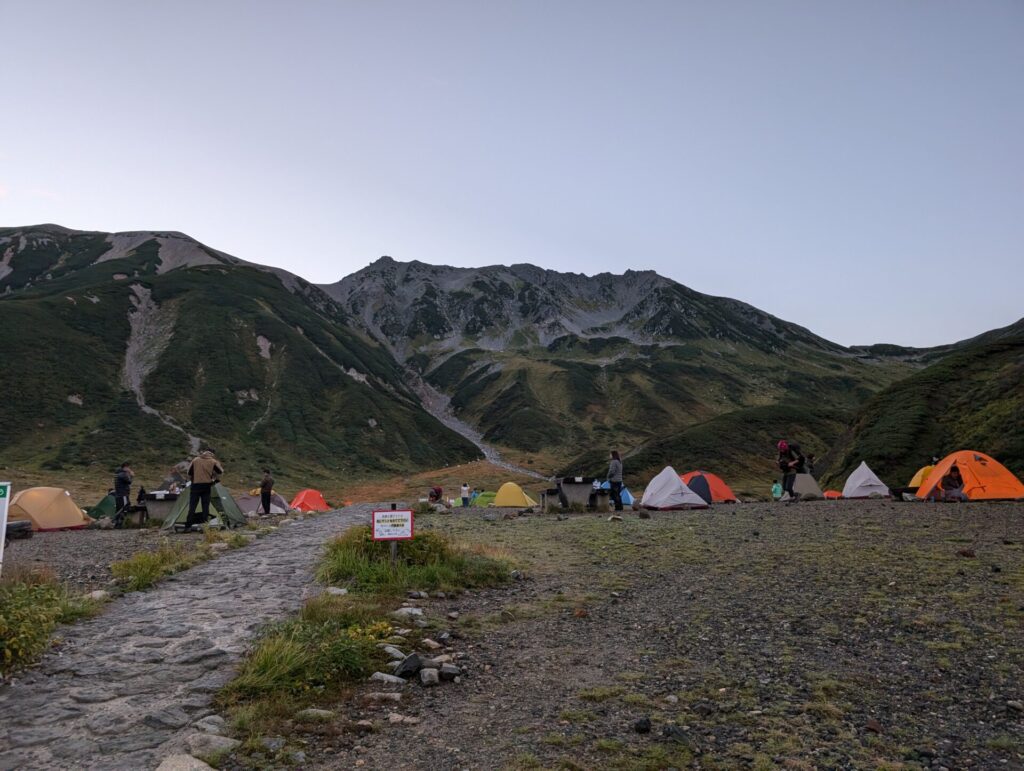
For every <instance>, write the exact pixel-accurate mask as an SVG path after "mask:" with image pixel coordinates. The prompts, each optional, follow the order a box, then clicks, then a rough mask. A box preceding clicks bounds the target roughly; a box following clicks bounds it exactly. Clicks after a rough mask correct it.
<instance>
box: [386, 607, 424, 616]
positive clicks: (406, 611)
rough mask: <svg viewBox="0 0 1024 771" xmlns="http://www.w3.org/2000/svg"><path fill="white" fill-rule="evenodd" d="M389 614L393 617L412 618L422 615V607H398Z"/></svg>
mask: <svg viewBox="0 0 1024 771" xmlns="http://www.w3.org/2000/svg"><path fill="white" fill-rule="evenodd" d="M391 615H392V616H394V617H395V618H413V617H414V616H422V615H423V608H399V609H398V610H395V611H392V612H391Z"/></svg>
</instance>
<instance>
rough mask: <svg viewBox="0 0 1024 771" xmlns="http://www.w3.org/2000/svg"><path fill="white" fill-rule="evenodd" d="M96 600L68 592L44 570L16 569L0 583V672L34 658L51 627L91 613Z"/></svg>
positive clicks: (14, 667)
mask: <svg viewBox="0 0 1024 771" xmlns="http://www.w3.org/2000/svg"><path fill="white" fill-rule="evenodd" d="M98 610H99V603H98V602H96V601H94V600H90V599H89V598H88V597H80V596H75V595H72V594H71V593H70V592H69V591H68V590H67V588H66V587H64V586H61V585H60V584H59V583H57V579H56V577H55V576H54V575H53V573H52V572H50V571H48V570H39V571H18V572H12V573H10V574H8V575H5V576H4V580H3V583H0V672H2V673H4V674H8V673H10V672H13V671H15V670H17V669H20V668H22V667H24V666H26V665H28V664H30V663H32V661H34V660H35V659H36V658H37V657H38V656H39V655H40V654H41V653H43V651H45V650H46V646H47V644H48V643H49V640H50V634H51V633H52V632H53V629H54V627H55V626H56V625H57V624H60V623H70V622H72V621H77V620H78V619H80V618H86V617H89V616H93V615H95V614H96V613H97V612H98Z"/></svg>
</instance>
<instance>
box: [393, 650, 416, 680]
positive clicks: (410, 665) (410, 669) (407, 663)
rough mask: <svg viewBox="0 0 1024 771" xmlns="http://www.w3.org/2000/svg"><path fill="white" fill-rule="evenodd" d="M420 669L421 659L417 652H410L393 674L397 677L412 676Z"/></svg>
mask: <svg viewBox="0 0 1024 771" xmlns="http://www.w3.org/2000/svg"><path fill="white" fill-rule="evenodd" d="M421 669H423V659H421V658H420V656H419V654H418V653H410V654H409V655H408V656H406V657H405V658H404V659H403V660H402V663H401V664H399V665H398V667H397V668H396V669H395V674H396V675H398V676H399V677H412V676H413V675H415V674H416V673H417V672H419V671H420V670H421Z"/></svg>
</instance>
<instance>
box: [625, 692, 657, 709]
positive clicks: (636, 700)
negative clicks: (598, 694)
mask: <svg viewBox="0 0 1024 771" xmlns="http://www.w3.org/2000/svg"><path fill="white" fill-rule="evenodd" d="M622 701H623V702H624V703H626V704H632V705H634V706H639V705H642V704H643V705H647V704H650V703H651V700H650V699H649V698H648V697H647V695H646V694H643V693H627V694H626V695H625V696H623V697H622Z"/></svg>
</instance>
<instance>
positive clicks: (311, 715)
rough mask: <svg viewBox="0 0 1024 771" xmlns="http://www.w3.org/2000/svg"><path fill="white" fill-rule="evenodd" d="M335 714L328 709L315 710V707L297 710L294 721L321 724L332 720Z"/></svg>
mask: <svg viewBox="0 0 1024 771" xmlns="http://www.w3.org/2000/svg"><path fill="white" fill-rule="evenodd" d="M334 715H335V713H334V712H331V710H329V709H316V708H315V707H309V708H308V709H303V710H299V711H298V712H296V713H295V719H296V720H305V721H307V722H310V723H322V722H324V721H327V720H331V719H333V718H334Z"/></svg>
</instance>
